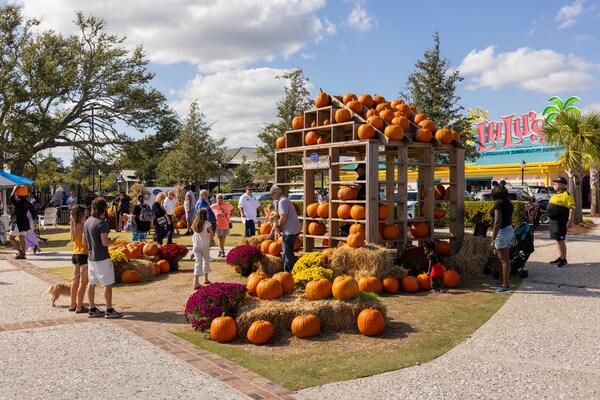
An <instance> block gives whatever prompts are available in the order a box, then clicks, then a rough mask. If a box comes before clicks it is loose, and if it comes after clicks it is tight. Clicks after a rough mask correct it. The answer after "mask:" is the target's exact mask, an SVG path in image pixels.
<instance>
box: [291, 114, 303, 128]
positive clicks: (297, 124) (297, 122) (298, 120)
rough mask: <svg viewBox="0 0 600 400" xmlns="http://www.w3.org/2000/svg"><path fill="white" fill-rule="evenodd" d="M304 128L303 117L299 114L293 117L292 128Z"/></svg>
mask: <svg viewBox="0 0 600 400" xmlns="http://www.w3.org/2000/svg"><path fill="white" fill-rule="evenodd" d="M302 128H304V117H303V116H301V115H298V116H297V117H294V119H293V120H292V129H302Z"/></svg>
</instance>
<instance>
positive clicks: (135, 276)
mask: <svg viewBox="0 0 600 400" xmlns="http://www.w3.org/2000/svg"><path fill="white" fill-rule="evenodd" d="M141 280H142V276H141V275H140V273H139V272H137V271H136V270H133V269H128V270H126V271H125V272H123V274H122V275H121V282H122V283H138V282H139V281H141Z"/></svg>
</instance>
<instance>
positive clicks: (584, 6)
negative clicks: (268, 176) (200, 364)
mask: <svg viewBox="0 0 600 400" xmlns="http://www.w3.org/2000/svg"><path fill="white" fill-rule="evenodd" d="M22 4H23V6H24V10H25V14H26V15H28V16H37V17H42V18H43V19H44V21H45V22H44V25H43V27H44V28H53V29H57V30H60V31H61V32H65V33H69V32H73V30H74V27H73V24H72V22H71V21H72V20H73V12H74V10H81V11H84V12H85V13H91V14H93V15H96V16H99V17H102V18H104V19H105V20H106V21H107V27H108V29H109V30H110V31H112V32H115V33H119V34H125V35H127V37H128V41H127V43H129V44H130V45H132V46H133V45H135V44H142V45H143V46H144V48H145V49H146V52H147V54H148V58H149V59H150V60H151V64H150V68H151V70H153V71H154V72H155V73H156V78H155V82H154V84H155V86H156V87H157V88H158V89H160V90H161V91H163V93H164V94H165V95H166V96H167V98H168V99H169V102H170V103H171V105H172V106H173V108H174V109H175V110H176V111H177V112H178V113H180V114H181V115H182V116H183V115H185V113H186V112H187V110H188V108H189V104H190V102H191V101H193V100H194V99H198V101H199V104H200V108H201V109H202V110H203V111H204V113H205V114H206V116H207V118H208V120H209V121H211V122H214V125H213V134H214V135H215V136H218V137H226V138H228V141H227V145H228V146H229V147H236V146H240V145H246V146H251V145H254V144H256V143H257V138H256V133H257V132H258V130H259V129H260V127H261V126H263V125H264V124H265V123H268V122H272V121H274V120H275V119H276V108H275V107H276V106H275V104H276V102H277V101H278V100H279V99H281V97H282V95H283V82H281V81H280V80H277V79H275V75H277V74H281V73H283V72H284V71H285V70H289V69H292V68H296V67H301V68H302V69H303V70H304V73H305V75H306V76H307V77H308V78H309V79H310V82H311V91H312V93H313V94H314V93H316V91H318V88H323V90H324V91H326V92H328V93H330V94H344V93H347V92H353V93H356V94H357V95H358V94H361V93H371V94H375V93H377V94H381V95H384V96H385V97H386V98H388V99H393V98H395V97H396V96H397V93H398V91H399V90H400V89H401V88H402V87H403V86H404V84H405V82H406V78H407V76H408V74H409V73H410V72H411V71H413V70H414V64H415V62H416V61H417V60H419V59H422V57H423V53H424V51H425V50H426V49H429V48H431V47H432V46H433V35H434V33H435V32H436V31H437V32H439V35H440V40H441V51H442V55H443V56H444V57H445V58H447V59H448V60H450V62H451V63H452V65H453V67H454V68H457V69H458V70H459V71H461V74H462V75H463V76H464V77H465V80H464V82H463V83H462V84H461V85H460V87H459V88H458V94H459V96H460V97H461V104H462V105H463V106H464V107H465V108H473V109H475V108H476V107H478V106H481V107H482V108H483V110H487V111H489V116H488V118H489V119H490V120H498V119H499V117H500V116H503V115H509V114H512V113H516V114H517V115H519V114H522V113H525V112H528V111H531V110H533V111H537V112H538V113H540V112H541V111H542V110H543V109H544V108H545V106H546V105H547V104H548V103H547V100H548V98H550V97H551V96H554V95H557V96H560V97H562V98H563V99H566V98H568V97H570V96H579V97H580V98H581V102H579V103H577V105H578V106H579V107H580V108H582V109H584V110H589V109H600V91H599V90H598V89H599V88H598V85H599V82H600V52H599V51H598V49H599V48H600V28H599V26H600V2H594V1H591V0H577V1H547V0H546V1H541V0H536V1H503V2H482V1H458V2H447V1H441V0H440V1H420V2H414V1H411V2H409V1H391V0H387V1H383V0H380V1H375V0H370V1H369V0H328V1H327V0H305V1H299V0H298V1H292V0H290V1H284V0H245V1H237V0H229V1H227V0H213V1H193V0H171V1H163V2H160V3H158V2H157V3H156V4H155V3H153V2H148V1H142V0H129V1H126V2H123V1H116V0H104V1H96V2H85V3H84V2H80V1H77V0H54V1H51V2H49V1H47V0H24V1H22ZM64 157H66V158H68V155H64Z"/></svg>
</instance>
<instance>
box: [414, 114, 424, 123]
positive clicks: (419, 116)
mask: <svg viewBox="0 0 600 400" xmlns="http://www.w3.org/2000/svg"><path fill="white" fill-rule="evenodd" d="M426 119H427V116H426V115H425V114H416V115H415V118H414V121H413V122H414V123H415V124H417V125H419V124H420V123H421V121H425V120H426Z"/></svg>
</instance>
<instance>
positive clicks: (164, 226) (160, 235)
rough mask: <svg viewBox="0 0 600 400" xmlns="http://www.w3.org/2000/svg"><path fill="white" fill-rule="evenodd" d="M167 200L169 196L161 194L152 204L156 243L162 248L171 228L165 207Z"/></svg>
mask: <svg viewBox="0 0 600 400" xmlns="http://www.w3.org/2000/svg"><path fill="white" fill-rule="evenodd" d="M166 198H167V195H166V194H165V193H164V192H160V193H159V194H157V195H156V201H155V202H154V204H152V211H154V241H155V242H156V243H158V244H159V245H161V246H162V244H163V239H164V238H165V237H166V236H167V232H168V228H169V221H168V216H167V210H165V207H164V206H163V203H164V202H165V199H166Z"/></svg>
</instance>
